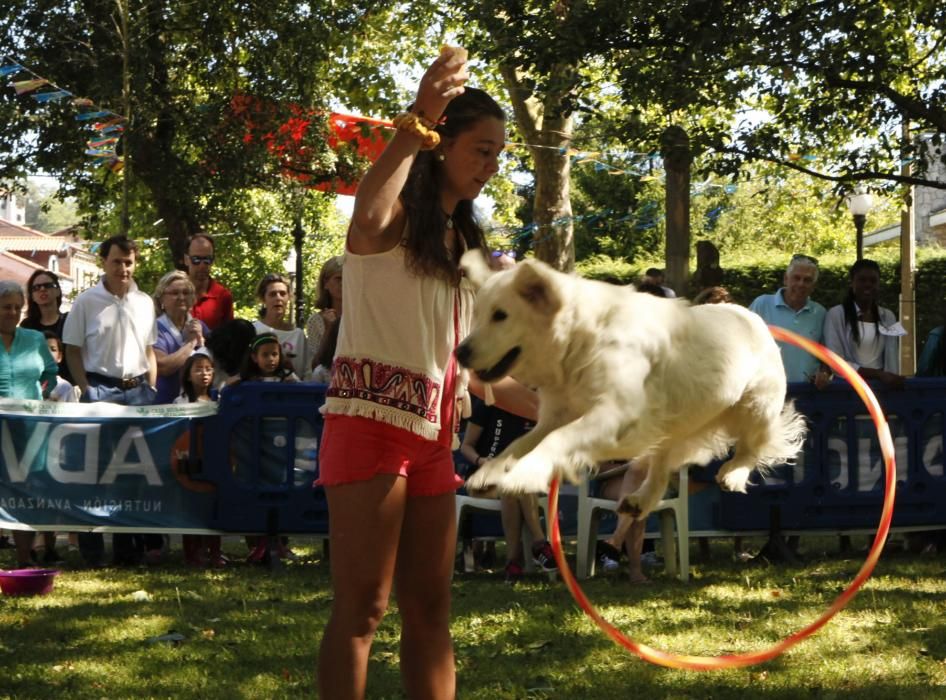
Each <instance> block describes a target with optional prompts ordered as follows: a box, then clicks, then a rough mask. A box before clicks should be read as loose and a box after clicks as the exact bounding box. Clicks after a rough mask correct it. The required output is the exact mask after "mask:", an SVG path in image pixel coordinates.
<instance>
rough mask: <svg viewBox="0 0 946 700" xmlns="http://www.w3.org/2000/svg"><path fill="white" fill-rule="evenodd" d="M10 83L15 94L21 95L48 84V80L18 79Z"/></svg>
mask: <svg viewBox="0 0 946 700" xmlns="http://www.w3.org/2000/svg"><path fill="white" fill-rule="evenodd" d="M10 84H11V85H12V86H13V89H14V90H16V94H17V95H22V94H24V93H27V92H33V90H38V89H39V88H41V87H43V86H44V85H49V81H48V80H46V78H35V79H32V80H18V81H17V82H15V83H10Z"/></svg>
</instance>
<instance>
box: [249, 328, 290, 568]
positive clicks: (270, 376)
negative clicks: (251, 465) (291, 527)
mask: <svg viewBox="0 0 946 700" xmlns="http://www.w3.org/2000/svg"><path fill="white" fill-rule="evenodd" d="M240 381H243V382H298V381H299V377H298V376H296V374H295V372H293V371H292V365H291V364H289V362H288V360H286V359H285V358H284V357H283V353H282V344H281V343H280V342H279V338H278V337H277V336H276V334H275V333H259V334H258V335H257V336H256V337H255V338H253V340H252V342H251V343H250V347H249V351H248V352H247V353H246V357H245V358H244V359H243V366H242V367H241V368H240V375H239V377H238V378H236V379H235V380H234V381H233V382H232V383H236V382H240ZM268 466H272V467H273V468H272V469H268V468H267V467H268ZM284 479H285V474H284V473H283V470H282V468H281V465H279V464H278V463H277V464H275V465H269V464H268V461H267V460H262V459H261V460H260V474H259V480H260V481H261V482H262V483H264V484H281V483H283V481H284ZM246 544H247V546H248V547H250V548H252V551H251V552H250V555H249V557H248V558H247V559H248V561H250V562H259V563H261V564H268V563H270V562H271V561H272V556H273V554H272V553H273V552H275V555H276V557H277V558H278V559H284V558H292V557H293V556H294V554H293V553H292V552H291V551H290V550H289V549H288V548H287V546H286V545H287V544H288V540H285V539H283V538H279V537H250V536H248V537H247V538H246Z"/></svg>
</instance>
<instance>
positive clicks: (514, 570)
mask: <svg viewBox="0 0 946 700" xmlns="http://www.w3.org/2000/svg"><path fill="white" fill-rule="evenodd" d="M524 573H525V572H524V571H523V570H522V567H521V566H520V565H519V564H517V563H516V562H514V561H511V562H509V563H508V564H506V583H515V582H516V581H518V580H519V579H521V578H522V576H523V574H524Z"/></svg>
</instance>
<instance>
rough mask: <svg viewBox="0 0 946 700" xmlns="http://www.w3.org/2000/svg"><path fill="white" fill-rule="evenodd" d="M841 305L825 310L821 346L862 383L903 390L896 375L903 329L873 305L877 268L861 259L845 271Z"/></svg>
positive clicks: (877, 284)
mask: <svg viewBox="0 0 946 700" xmlns="http://www.w3.org/2000/svg"><path fill="white" fill-rule="evenodd" d="M848 280H849V283H850V286H849V287H848V292H847V296H845V298H844V302H843V303H841V304H838V305H837V306H834V307H832V308H830V309H828V313H827V315H826V316H825V319H824V344H825V345H826V346H828V348H830V349H831V350H832V351H834V352H836V353H837V354H838V355H840V356H841V357H843V358H844V359H845V360H847V361H848V362H849V363H850V364H851V366H852V367H854V369H856V370H857V372H858V374H860V375H861V376H862V377H864V379H872V380H877V381H880V382H882V383H883V384H884V385H885V386H886V387H887V388H890V389H899V388H901V387H903V381H904V378H903V377H902V376H901V375H900V336H901V335H903V334H904V333H903V329H902V327H901V326H900V324H899V323H897V317H896V316H895V315H894V313H893V311H891V310H890V309H885V308H883V307H882V306H878V305H877V297H878V295H879V293H880V266H879V265H878V264H877V263H876V262H874V261H873V260H868V259H867V258H864V259H862V260H858V261H857V262H856V263H854V264H853V265H851V269H850V270H849V271H848Z"/></svg>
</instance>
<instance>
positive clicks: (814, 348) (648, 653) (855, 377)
mask: <svg viewBox="0 0 946 700" xmlns="http://www.w3.org/2000/svg"><path fill="white" fill-rule="evenodd" d="M769 331H770V332H771V333H772V336H773V337H774V338H775V339H776V340H781V341H783V342H786V343H791V344H792V345H795V346H797V347H799V348H802V349H803V350H806V351H807V352H809V353H811V354H812V355H814V356H815V357H817V358H818V359H819V360H821V361H822V362H824V363H825V364H826V365H828V366H829V367H830V368H831V369H832V370H834V373H835V374H838V375H840V376H842V377H844V379H846V380H847V381H848V383H850V385H851V386H852V387H854V391H856V392H857V395H858V396H860V397H861V400H862V401H863V402H864V404H865V405H866V406H867V410H868V412H869V413H870V415H871V418H873V420H874V425H875V426H876V427H877V435H878V437H879V438H880V451H881V454H882V455H883V458H884V467H885V472H884V473H885V476H886V484H885V487H884V506H883V510H882V511H881V515H880V525H879V526H878V528H877V534H876V535H875V536H874V542H873V544H872V545H871V548H870V551H869V552H868V553H867V559H866V560H865V561H864V564H863V566H861V568H860V571H858V572H857V575H856V576H855V577H854V580H853V581H851V583H850V584H849V585H848V587H847V588H845V589H844V590H843V591H842V592H841V595H839V596H838V597H837V598H836V599H835V600H834V602H833V603H832V604H831V605H830V606H829V607H828V609H827V610H826V611H825V612H824V613H822V614H821V616H820V617H819V618H818V619H816V620H815V621H814V622H812V623H811V624H809V625H808V626H806V627H803V628H802V629H800V630H798V631H797V632H794V633H793V634H791V635H789V636H788V637H785V638H784V639H783V640H782V641H780V642H778V643H777V644H774V645H772V646H771V647H769V648H767V649H762V650H761V651H755V652H748V653H745V654H725V655H722V656H689V655H686V654H673V653H671V652H667V651H662V650H660V649H655V648H654V647H650V646H647V645H646V644H641V643H640V642H636V641H634V640H633V639H631V638H630V637H628V636H626V635H625V634H623V633H622V632H621V631H620V630H619V629H617V628H616V627H615V626H614V625H612V624H611V623H609V622H608V621H607V620H605V619H604V618H603V617H601V615H600V614H599V613H598V611H597V610H596V609H595V607H594V605H592V603H591V601H590V600H588V598H587V596H585V594H584V591H582V590H581V588H580V587H579V586H578V582H577V581H576V580H575V577H574V575H573V574H572V572H571V569H569V568H568V562H566V561H565V554H564V552H563V551H562V537H561V532H560V530H559V522H558V486H559V484H558V479H554V480H553V481H552V483H551V486H550V488H549V513H554V514H555V515H554V516H553V517H552V531H551V538H552V549H553V551H554V552H555V561H556V562H558V570H559V571H560V572H561V574H562V578H563V579H564V581H565V585H566V586H567V587H568V590H569V591H570V592H571V594H572V597H573V598H574V599H575V601H576V602H577V603H578V605H579V606H580V607H581V609H582V610H584V611H585V613H586V614H587V615H588V616H589V617H590V618H591V619H592V620H594V621H595V624H597V625H598V627H600V628H601V629H602V630H603V631H604V633H605V634H606V635H607V636H609V637H610V638H611V639H612V640H614V642H615V643H616V644H619V645H620V646H622V647H624V648H625V649H627V650H628V651H631V652H633V653H635V654H637V655H638V656H639V657H641V658H642V659H644V660H645V661H649V662H650V663H652V664H657V665H658V666H666V667H667V668H677V669H686V670H689V671H715V670H719V669H724V668H741V667H743V666H752V665H754V664H759V663H762V662H763V661H769V660H771V659H774V658H775V657H776V656H778V655H779V654H781V653H783V652H785V651H787V650H788V649H791V648H792V647H793V646H795V645H796V644H798V643H799V642H800V641H802V640H803V639H805V638H806V637H810V636H811V635H812V634H814V633H815V632H817V631H818V630H819V629H821V628H822V627H824V626H825V624H827V622H828V620H830V619H831V618H832V617H834V616H835V615H836V614H837V613H838V612H839V611H840V610H841V609H842V608H843V607H844V606H845V605H847V604H848V603H849V602H850V601H851V599H852V598H853V597H854V596H855V595H856V594H857V591H858V590H859V589H860V587H861V586H862V585H864V582H865V581H866V580H867V579H868V577H869V576H870V575H871V572H873V570H874V567H875V566H876V565H877V561H878V560H879V559H880V553H881V551H882V550H883V548H884V542H886V540H887V534H888V533H889V532H890V523H891V521H892V520H893V505H894V496H895V493H896V485H897V468H896V464H895V462H894V449H893V440H892V439H891V437H890V428H889V427H888V425H887V421H886V419H885V418H884V414H883V411H881V408H880V404H879V403H878V402H877V398H876V397H875V396H874V393H873V392H872V391H871V390H870V387H869V386H867V383H866V382H865V381H864V380H863V379H862V378H861V376H860V375H859V374H858V373H857V372H856V371H855V370H854V368H852V367H851V366H850V365H849V364H848V363H847V362H845V361H844V360H843V359H841V358H840V357H838V356H837V355H836V354H834V353H833V352H831V351H830V350H828V348H826V347H824V346H823V345H820V344H819V343H815V342H813V341H811V340H808V339H807V338H804V337H802V336H800V335H797V334H795V333H792V332H791V331H787V330H785V329H784V328H778V327H776V326H769Z"/></svg>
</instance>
